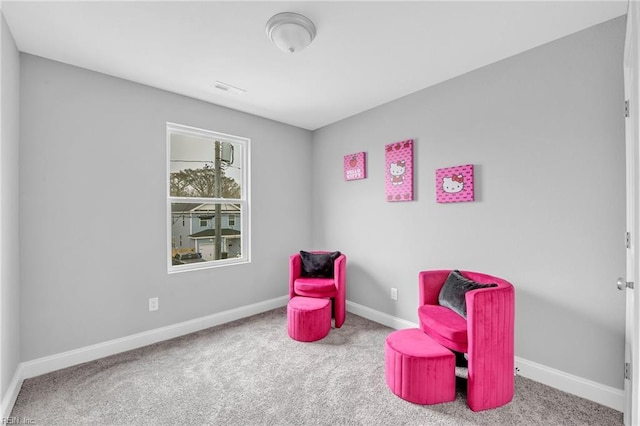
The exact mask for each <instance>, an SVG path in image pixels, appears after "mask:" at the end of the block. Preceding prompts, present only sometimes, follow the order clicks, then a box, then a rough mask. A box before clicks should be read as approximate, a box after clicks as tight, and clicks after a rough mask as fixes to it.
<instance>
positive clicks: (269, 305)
mask: <svg viewBox="0 0 640 426" xmlns="http://www.w3.org/2000/svg"><path fill="white" fill-rule="evenodd" d="M288 300H289V298H288V296H282V297H278V298H275V299H270V300H267V301H264V302H259V303H254V304H252V305H247V306H242V307H239V308H235V309H231V310H228V311H224V312H219V313H216V314H213V315H208V316H206V317H202V318H197V319H194V320H191V321H185V322H181V323H178V324H174V325H169V326H166V327H161V328H157V329H154V330H149V331H146V332H142V333H137V334H133V335H131V336H126V337H123V338H120V339H115V340H110V341H108V342H103V343H98V344H96V345H91V346H87V347H84V348H80V349H75V350H71V351H67V352H63V353H60V354H56V355H51V356H47V357H43V358H38V359H34V360H31V361H26V362H22V363H20V365H19V366H18V368H17V369H16V372H15V374H14V376H13V379H12V380H11V383H10V385H9V388H8V390H7V392H6V394H5V395H4V398H2V403H1V404H0V418H7V417H8V416H9V414H10V413H11V409H12V408H13V405H14V403H15V401H16V398H17V397H18V393H19V392H20V388H21V386H22V382H23V380H25V379H28V378H31V377H35V376H39V375H41V374H46V373H50V372H52V371H56V370H60V369H62V368H67V367H71V366H74V365H77V364H82V363H84V362H89V361H93V360H96V359H100V358H104V357H106V356H109V355H115V354H118V353H121V352H125V351H128V350H132V349H137V348H140V347H142V346H146V345H150V344H153V343H157V342H161V341H164V340H168V339H172V338H174V337H179V336H183V335H185V334H189V333H193V332H196V331H199V330H204V329H206V328H209V327H214V326H216V325H221V324H225V323H228V322H231V321H235V320H239V319H242V318H246V317H249V316H252V315H256V314H259V313H262V312H266V311H269V310H272V309H276V308H279V307H282V306H286V304H287V302H288ZM347 310H348V311H349V312H352V313H354V314H356V315H359V316H361V317H363V318H367V319H369V320H371V321H375V322H377V323H379V324H382V325H386V326H387V327H391V328H393V329H396V330H399V329H403V328H414V327H418V325H417V324H416V323H413V322H411V321H407V320H404V319H402V318H397V317H394V316H392V315H389V314H385V313H383V312H380V311H377V310H375V309H371V308H368V307H366V306H363V305H359V304H357V303H354V302H349V301H347ZM515 363H516V367H517V368H518V369H519V372H518V374H520V375H522V376H523V377H526V378H528V379H531V380H535V381H537V382H540V383H543V384H545V385H547V386H551V387H554V388H556V389H559V390H562V391H564V392H568V393H571V394H573V395H576V396H579V397H581V398H585V399H588V400H590V401H594V402H597V403H598V404H602V405H604V406H607V407H610V408H613V409H615V410H618V411H622V410H623V405H624V391H623V390H621V389H617V388H613V387H610V386H606V385H603V384H600V383H597V382H593V381H591V380H587V379H583V378H581V377H578V376H574V375H572V374H568V373H565V372H563V371H560V370H556V369H553V368H550V367H547V366H544V365H542V364H538V363H535V362H532V361H528V360H526V359H522V358H519V357H516V359H515Z"/></svg>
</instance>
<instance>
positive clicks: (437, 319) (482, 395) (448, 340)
mask: <svg viewBox="0 0 640 426" xmlns="http://www.w3.org/2000/svg"><path fill="white" fill-rule="evenodd" d="M450 272H451V271H449V270H436V271H422V272H420V273H419V277H418V282H419V286H420V288H419V303H420V305H419V308H418V317H419V320H420V328H421V329H422V330H423V331H424V332H425V333H426V334H428V335H429V336H430V337H431V338H432V339H434V340H436V341H437V342H439V343H440V344H441V345H443V346H445V347H447V348H449V349H451V350H453V351H456V352H460V353H466V354H467V359H468V380H467V404H468V405H469V407H470V408H471V409H472V410H473V411H479V410H487V409H490V408H496V407H500V406H502V405H505V404H507V403H508V402H510V401H511V399H512V398H513V393H514V303H515V291H514V288H513V286H512V285H511V284H510V283H509V282H507V281H505V280H503V279H501V278H497V277H493V276H490V275H486V274H482V273H478V272H470V271H460V273H461V275H462V276H463V277H465V278H468V279H470V280H473V281H475V282H477V283H482V284H489V283H492V284H496V286H495V287H490V288H481V289H476V290H472V291H468V292H467V293H466V294H464V299H465V300H466V318H465V317H463V316H462V315H460V314H458V313H456V312H454V311H453V310H452V309H450V308H448V307H445V306H441V305H440V304H439V302H438V298H439V295H440V291H441V289H442V287H443V286H444V284H445V281H446V280H447V277H448V276H449V273H450Z"/></svg>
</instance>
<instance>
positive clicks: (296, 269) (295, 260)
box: [289, 253, 302, 299]
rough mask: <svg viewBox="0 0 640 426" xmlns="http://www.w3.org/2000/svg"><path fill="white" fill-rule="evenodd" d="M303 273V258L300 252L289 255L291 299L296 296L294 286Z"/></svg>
mask: <svg viewBox="0 0 640 426" xmlns="http://www.w3.org/2000/svg"><path fill="white" fill-rule="evenodd" d="M301 275H302V258H301V257H300V253H296V254H292V255H291V256H290V257H289V299H291V298H292V297H293V296H295V293H294V290H293V286H294V284H295V282H296V280H297V279H298V278H300V276H301Z"/></svg>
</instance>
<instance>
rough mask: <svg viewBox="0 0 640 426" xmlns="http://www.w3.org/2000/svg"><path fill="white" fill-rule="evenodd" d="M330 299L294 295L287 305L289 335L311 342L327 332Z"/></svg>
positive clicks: (329, 325)
mask: <svg viewBox="0 0 640 426" xmlns="http://www.w3.org/2000/svg"><path fill="white" fill-rule="evenodd" d="M330 329H331V300H329V299H319V298H315V297H302V296H296V297H294V298H292V299H291V300H289V304H288V305H287V331H288V332H289V337H291V338H292V339H293V340H298V341H300V342H313V341H315V340H320V339H322V338H324V337H326V336H327V334H329V330H330Z"/></svg>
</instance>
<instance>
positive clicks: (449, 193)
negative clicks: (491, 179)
mask: <svg viewBox="0 0 640 426" xmlns="http://www.w3.org/2000/svg"><path fill="white" fill-rule="evenodd" d="M436 201H437V202H438V203H458V202H462V201H473V164H465V165H464V166H455V167H447V168H444V169H438V170H436Z"/></svg>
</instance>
